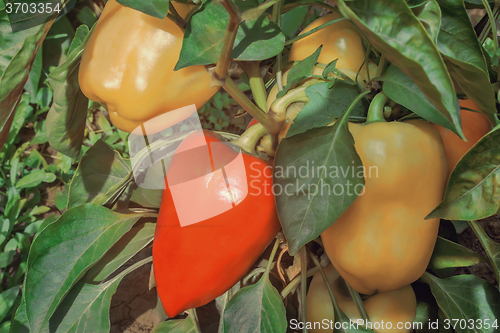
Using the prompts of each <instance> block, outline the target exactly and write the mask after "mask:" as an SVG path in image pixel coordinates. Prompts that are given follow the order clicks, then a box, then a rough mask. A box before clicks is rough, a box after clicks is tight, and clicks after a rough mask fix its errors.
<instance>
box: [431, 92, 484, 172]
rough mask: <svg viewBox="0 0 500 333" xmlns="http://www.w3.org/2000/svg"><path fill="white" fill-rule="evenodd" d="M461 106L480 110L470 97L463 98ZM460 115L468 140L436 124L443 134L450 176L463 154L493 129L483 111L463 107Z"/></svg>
mask: <svg viewBox="0 0 500 333" xmlns="http://www.w3.org/2000/svg"><path fill="white" fill-rule="evenodd" d="M460 106H461V107H466V108H468V109H472V110H479V108H478V106H477V105H476V104H475V103H474V102H473V101H472V100H470V99H466V100H464V99H461V100H460ZM460 117H461V118H462V129H463V131H464V136H465V138H466V139H467V141H464V140H462V139H460V138H459V137H458V136H457V135H456V134H455V133H453V132H452V131H450V130H449V129H447V128H444V127H441V126H438V125H435V126H436V128H437V130H438V131H439V134H441V138H443V145H444V150H445V152H446V159H447V160H448V176H449V175H450V174H451V172H452V171H453V169H454V168H455V165H457V163H458V161H460V159H461V158H462V156H464V155H465V153H466V152H467V151H468V150H469V149H471V148H472V146H474V145H475V144H476V142H478V141H479V139H481V138H482V137H483V136H485V135H486V133H488V132H489V131H490V129H491V125H490V122H489V121H488V118H486V116H485V115H484V114H482V113H479V112H473V111H468V110H464V109H462V110H460Z"/></svg>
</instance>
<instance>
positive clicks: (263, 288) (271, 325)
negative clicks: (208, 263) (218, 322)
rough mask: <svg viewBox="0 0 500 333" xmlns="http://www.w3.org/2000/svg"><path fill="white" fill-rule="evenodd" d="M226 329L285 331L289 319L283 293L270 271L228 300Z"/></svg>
mask: <svg viewBox="0 0 500 333" xmlns="http://www.w3.org/2000/svg"><path fill="white" fill-rule="evenodd" d="M223 321H224V324H223V332H224V333H232V332H240V333H283V332H286V327H287V320H286V313H285V306H284V305H283V301H282V299H281V296H280V294H279V293H278V291H277V290H276V288H274V287H273V285H272V284H271V282H269V278H268V275H267V274H264V275H263V276H262V277H261V278H260V279H259V281H258V282H257V283H256V284H253V285H250V286H247V287H244V288H242V289H240V290H239V291H238V292H237V293H236V294H235V295H234V296H233V297H232V298H231V299H230V300H229V302H228V303H227V304H226V308H225V309H224V314H223Z"/></svg>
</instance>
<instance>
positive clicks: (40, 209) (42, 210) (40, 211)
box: [30, 206, 50, 216]
mask: <svg viewBox="0 0 500 333" xmlns="http://www.w3.org/2000/svg"><path fill="white" fill-rule="evenodd" d="M49 211H50V207H47V206H40V207H38V206H35V207H34V208H33V209H32V210H31V212H30V215H31V216H35V215H40V214H45V213H47V212H49Z"/></svg>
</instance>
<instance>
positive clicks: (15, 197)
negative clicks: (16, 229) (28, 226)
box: [0, 187, 22, 243]
mask: <svg viewBox="0 0 500 333" xmlns="http://www.w3.org/2000/svg"><path fill="white" fill-rule="evenodd" d="M21 206H22V205H21V196H20V194H19V191H18V190H17V188H15V187H10V188H9V190H8V192H7V205H6V206H5V212H4V214H5V217H6V218H8V219H9V220H11V222H12V223H15V221H16V220H17V218H18V217H19V213H21V208H22V207H21ZM2 242H3V241H2ZM2 242H0V243H2Z"/></svg>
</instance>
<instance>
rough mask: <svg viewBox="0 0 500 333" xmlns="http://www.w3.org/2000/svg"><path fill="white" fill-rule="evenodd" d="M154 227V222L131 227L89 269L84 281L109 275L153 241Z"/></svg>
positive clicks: (104, 277) (93, 280)
mask: <svg viewBox="0 0 500 333" xmlns="http://www.w3.org/2000/svg"><path fill="white" fill-rule="evenodd" d="M155 227H156V223H144V224H141V225H138V226H135V227H133V228H132V229H131V230H130V231H129V232H127V233H126V234H125V235H123V237H122V238H120V240H118V242H116V243H115V244H114V245H113V246H112V247H111V248H110V249H109V251H108V252H107V253H106V254H105V255H104V257H103V258H102V259H101V260H99V262H98V263H97V264H96V265H94V266H93V267H92V268H91V269H90V270H89V272H88V273H87V277H86V281H87V282H91V283H95V282H100V281H103V280H104V279H106V278H107V277H109V276H110V275H111V274H112V273H113V272H114V271H116V270H117V269H118V268H120V267H121V266H122V265H123V264H124V263H126V262H127V261H128V260H129V259H130V258H132V257H133V256H134V255H135V254H137V253H138V252H139V251H141V250H142V249H144V248H145V247H146V246H147V245H148V244H150V243H151V242H152V241H153V238H154V234H155Z"/></svg>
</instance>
